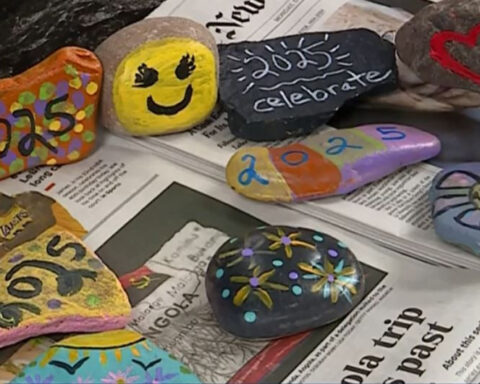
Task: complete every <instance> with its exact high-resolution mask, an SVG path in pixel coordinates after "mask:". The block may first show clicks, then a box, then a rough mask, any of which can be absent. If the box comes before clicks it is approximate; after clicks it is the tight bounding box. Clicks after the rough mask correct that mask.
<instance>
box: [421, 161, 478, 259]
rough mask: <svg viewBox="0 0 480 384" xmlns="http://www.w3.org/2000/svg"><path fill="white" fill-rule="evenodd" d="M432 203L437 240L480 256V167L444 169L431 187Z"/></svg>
mask: <svg viewBox="0 0 480 384" xmlns="http://www.w3.org/2000/svg"><path fill="white" fill-rule="evenodd" d="M430 200H431V201H432V205H433V210H432V214H433V223H434V226H435V231H436V232H437V234H438V236H439V237H440V238H442V239H443V240H445V241H446V242H448V243H452V244H455V245H457V246H459V247H461V248H463V249H465V250H467V251H468V252H471V253H474V254H475V255H477V256H480V163H464V164H456V165H454V166H450V167H447V168H445V169H444V170H443V171H442V172H440V173H439V174H438V175H437V177H436V178H435V179H434V181H433V183H432V188H431V190H430Z"/></svg>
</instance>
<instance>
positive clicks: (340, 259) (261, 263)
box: [206, 226, 365, 339]
mask: <svg viewBox="0 0 480 384" xmlns="http://www.w3.org/2000/svg"><path fill="white" fill-rule="evenodd" d="M206 286H207V295H208V300H209V302H210V304H211V306H212V309H213V312H214V314H215V317H216V318H217V320H218V322H219V323H220V325H221V326H222V327H223V328H224V329H225V330H227V331H228V332H231V333H233V334H234V335H236V336H239V337H244V338H253V339H271V338H278V337H283V336H287V335H290V334H294V333H298V332H303V331H307V330H309V329H312V328H316V327H320V326H322V325H325V324H328V323H330V322H333V321H335V320H338V319H340V318H341V317H343V316H345V315H346V314H347V313H348V312H350V311H351V310H352V309H353V307H354V306H355V305H356V304H357V303H358V302H359V301H360V300H361V299H362V297H363V294H364V290H365V282H364V276H363V272H362V268H361V266H360V264H359V262H358V261H357V259H356V258H355V256H354V254H353V253H352V251H351V250H350V249H349V248H348V246H347V245H345V244H344V243H343V242H341V241H339V240H337V239H335V238H333V237H331V236H329V235H327V234H325V233H319V232H316V231H313V230H310V229H304V228H291V227H283V226H282V227H277V226H275V227H261V228H257V229H255V230H253V231H251V232H250V233H247V234H246V235H245V236H244V237H243V238H241V239H239V238H232V239H230V240H228V241H227V242H226V243H225V244H223V245H222V246H221V247H220V249H219V250H218V251H217V252H216V253H215V255H214V257H213V258H212V260H211V262H210V264H209V266H208V269H207V277H206Z"/></svg>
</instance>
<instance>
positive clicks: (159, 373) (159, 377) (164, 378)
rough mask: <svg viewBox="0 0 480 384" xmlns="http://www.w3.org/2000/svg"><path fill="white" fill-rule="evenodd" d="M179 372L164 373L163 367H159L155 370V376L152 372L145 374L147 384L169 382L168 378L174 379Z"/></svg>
mask: <svg viewBox="0 0 480 384" xmlns="http://www.w3.org/2000/svg"><path fill="white" fill-rule="evenodd" d="M177 376H178V373H166V374H164V373H163V368H162V367H158V368H157V369H156V370H155V376H152V375H151V374H150V373H148V372H147V373H146V375H145V384H163V383H168V380H172V379H173V378H175V377H177Z"/></svg>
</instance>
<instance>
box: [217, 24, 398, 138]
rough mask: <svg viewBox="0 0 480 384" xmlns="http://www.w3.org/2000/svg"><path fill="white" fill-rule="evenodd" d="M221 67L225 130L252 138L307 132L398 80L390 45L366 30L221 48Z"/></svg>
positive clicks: (312, 34)
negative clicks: (226, 113)
mask: <svg viewBox="0 0 480 384" xmlns="http://www.w3.org/2000/svg"><path fill="white" fill-rule="evenodd" d="M220 68H221V81H220V98H221V101H222V104H223V105H224V107H225V109H226V111H227V112H228V124H229V126H230V129H231V131H232V133H233V134H234V135H235V136H238V137H241V138H244V139H248V140H254V141H262V140H277V139H284V138H287V137H290V136H299V135H306V134H309V133H311V132H312V131H313V130H314V129H316V128H318V127H319V126H321V125H323V124H324V123H326V122H327V121H328V120H330V118H331V117H332V116H333V115H334V114H335V113H336V112H337V110H338V109H339V108H340V107H342V106H343V105H344V104H345V103H347V102H348V101H350V100H353V99H355V98H358V97H359V96H361V95H364V94H367V93H369V94H371V93H372V92H374V91H376V92H380V91H382V90H390V89H393V88H395V86H396V83H397V70H396V65H395V52H394V47H393V45H392V44H391V43H389V42H388V41H386V40H383V39H382V38H381V37H380V36H378V35H377V34H376V33H375V32H372V31H370V30H367V29H356V30H347V31H341V32H333V33H321V32H319V33H310V34H304V35H294V36H287V37H282V38H276V39H271V40H265V41H260V42H240V43H236V44H229V45H223V46H221V48H220Z"/></svg>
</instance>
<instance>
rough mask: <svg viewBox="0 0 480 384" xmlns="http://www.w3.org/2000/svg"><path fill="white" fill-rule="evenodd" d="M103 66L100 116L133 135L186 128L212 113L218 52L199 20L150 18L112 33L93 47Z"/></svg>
mask: <svg viewBox="0 0 480 384" xmlns="http://www.w3.org/2000/svg"><path fill="white" fill-rule="evenodd" d="M96 52H97V54H98V56H99V57H100V59H101V60H102V63H103V65H104V68H105V91H104V93H103V98H102V112H101V120H102V123H103V125H104V126H106V127H107V128H109V129H111V130H112V131H114V132H117V133H121V134H128V135H135V136H143V135H159V134H165V133H171V132H178V131H184V130H187V129H189V128H192V127H193V126H195V125H197V124H199V123H201V122H203V121H204V120H205V119H206V118H207V117H208V116H209V115H210V113H211V112H212V110H213V109H214V107H215V104H216V101H217V93H218V85H217V84H218V51H217V46H216V43H215V39H214V37H213V36H212V35H211V33H210V32H209V31H208V29H206V28H205V27H203V26H202V25H200V24H197V23H195V22H193V21H191V20H188V19H183V18H178V17H165V18H151V19H146V20H143V21H141V22H138V23H136V24H133V25H130V26H128V27H127V28H124V29H122V30H121V31H119V32H117V33H115V34H114V35H113V36H111V37H109V38H108V39H107V40H106V41H105V42H103V43H102V44H101V45H100V46H99V47H98V49H97V50H96Z"/></svg>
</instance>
